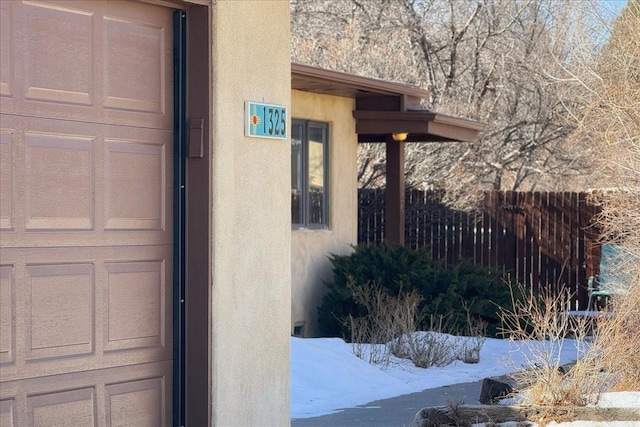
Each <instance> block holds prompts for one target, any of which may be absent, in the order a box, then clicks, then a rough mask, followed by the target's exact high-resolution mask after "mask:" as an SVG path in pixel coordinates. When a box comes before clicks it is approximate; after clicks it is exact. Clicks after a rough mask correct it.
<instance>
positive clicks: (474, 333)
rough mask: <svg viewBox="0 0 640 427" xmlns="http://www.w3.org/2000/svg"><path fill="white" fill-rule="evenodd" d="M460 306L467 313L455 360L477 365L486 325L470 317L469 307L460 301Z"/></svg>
mask: <svg viewBox="0 0 640 427" xmlns="http://www.w3.org/2000/svg"><path fill="white" fill-rule="evenodd" d="M462 306H463V308H464V309H465V311H466V313H467V325H466V327H465V330H464V331H463V334H462V335H464V338H463V339H461V340H460V342H461V344H460V348H459V355H458V357H457V359H458V360H461V361H463V362H464V363H478V362H480V351H481V350H482V346H483V345H484V341H485V337H486V332H487V323H486V322H484V321H482V320H480V319H477V318H475V317H473V316H472V315H471V306H470V305H468V304H467V302H466V301H462Z"/></svg>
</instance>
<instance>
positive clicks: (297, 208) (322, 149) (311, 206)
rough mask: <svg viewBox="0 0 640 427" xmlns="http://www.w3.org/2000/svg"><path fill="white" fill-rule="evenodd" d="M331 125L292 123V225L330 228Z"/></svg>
mask: <svg viewBox="0 0 640 427" xmlns="http://www.w3.org/2000/svg"><path fill="white" fill-rule="evenodd" d="M328 143H329V125H328V124H326V123H318V122H311V121H306V120H296V119H293V120H292V121H291V222H292V224H293V226H294V227H296V228H327V225H328V221H327V212H328V210H327V201H328V193H327V181H328V176H327V175H328V170H329V169H328V157H327V154H328Z"/></svg>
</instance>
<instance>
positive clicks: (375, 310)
mask: <svg viewBox="0 0 640 427" xmlns="http://www.w3.org/2000/svg"><path fill="white" fill-rule="evenodd" d="M347 286H348V288H349V289H350V290H351V292H352V295H353V299H354V300H355V301H356V302H357V303H358V304H361V305H362V306H364V307H365V308H366V310H367V314H366V315H365V316H363V317H354V316H352V315H349V316H348V317H347V319H346V320H345V323H346V326H347V327H348V328H349V330H350V331H351V337H352V347H353V353H354V354H355V355H356V356H358V357H359V358H361V359H363V360H366V361H368V362H369V363H372V364H375V365H380V366H388V365H389V362H390V356H391V354H392V348H394V347H395V346H398V345H399V344H398V342H399V341H401V339H402V337H403V336H407V335H410V334H411V333H412V332H414V331H415V328H416V323H417V320H418V319H417V308H418V304H420V301H422V296H420V295H419V294H418V293H417V292H416V291H415V290H413V291H411V292H409V293H402V292H400V293H399V294H398V296H392V295H389V294H388V293H387V291H386V290H384V289H383V288H382V287H381V286H380V285H379V284H376V283H374V284H370V285H365V286H362V285H356V284H354V283H353V282H350V283H348V284H347Z"/></svg>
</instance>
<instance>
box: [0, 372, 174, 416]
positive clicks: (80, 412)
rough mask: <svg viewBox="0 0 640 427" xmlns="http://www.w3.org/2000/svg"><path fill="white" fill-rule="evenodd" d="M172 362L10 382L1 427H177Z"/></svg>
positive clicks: (3, 395) (1, 400) (2, 398)
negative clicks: (173, 425)
mask: <svg viewBox="0 0 640 427" xmlns="http://www.w3.org/2000/svg"><path fill="white" fill-rule="evenodd" d="M171 381H172V379H171V362H170V361H167V362H157V363H145V364H139V365H134V366H127V367H123V368H108V369H103V370H99V371H92V372H89V373H86V374H85V373H70V374H64V375H57V376H53V377H44V378H38V379H28V380H24V381H10V382H7V383H4V384H3V387H2V388H1V389H0V425H2V426H3V427H4V426H11V425H16V426H18V425H29V426H32V425H35V426H38V425H42V426H47V427H50V426H65V427H66V426H90V425H97V426H118V425H125V426H126V425H130V426H136V427H138V426H153V427H160V426H167V425H171V421H170V420H171V412H170V411H171V405H170V400H171Z"/></svg>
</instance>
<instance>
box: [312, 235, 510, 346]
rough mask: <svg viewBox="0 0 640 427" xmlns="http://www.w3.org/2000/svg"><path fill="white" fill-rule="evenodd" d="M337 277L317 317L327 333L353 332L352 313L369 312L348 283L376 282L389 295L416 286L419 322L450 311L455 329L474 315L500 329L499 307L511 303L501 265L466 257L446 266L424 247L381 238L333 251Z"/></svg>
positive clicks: (345, 335)
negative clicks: (348, 251) (346, 250)
mask: <svg viewBox="0 0 640 427" xmlns="http://www.w3.org/2000/svg"><path fill="white" fill-rule="evenodd" d="M329 259H330V261H331V263H332V264H333V281H331V282H328V283H325V284H326V285H327V287H328V288H329V291H328V292H327V293H326V294H325V296H324V298H323V299H322V303H321V304H320V307H319V308H318V321H319V326H320V332H321V334H322V335H323V336H334V337H342V338H344V339H346V340H350V339H351V336H350V333H349V330H348V328H347V326H346V324H345V321H344V320H345V319H347V317H348V316H349V315H351V316H353V317H354V318H357V317H362V316H364V315H366V314H367V312H366V308H365V307H363V306H362V305H360V304H357V303H356V302H355V300H354V298H353V295H352V292H351V290H350V289H351V288H352V287H351V288H350V287H349V286H348V284H349V283H353V284H355V285H366V284H373V283H376V284H378V285H380V286H381V287H382V288H383V289H385V290H386V291H387V292H388V293H389V295H402V294H405V293H409V292H411V291H413V290H415V291H416V292H418V293H419V294H420V295H421V296H422V297H423V299H422V302H421V303H420V306H419V308H418V310H419V313H420V316H419V318H421V319H422V322H423V323H422V324H419V325H418V327H419V328H424V330H426V328H428V326H429V320H430V319H432V318H433V316H438V315H445V316H448V319H449V322H450V323H449V325H450V327H451V329H452V332H459V333H464V329H465V327H466V326H467V324H468V318H467V311H466V310H467V309H468V310H469V314H470V316H471V317H472V318H473V319H474V320H477V321H478V322H484V323H486V325H487V334H488V335H490V336H495V335H496V330H497V328H498V326H499V322H500V318H499V316H498V311H499V310H498V307H499V306H501V307H506V308H509V307H510V305H511V297H510V294H509V287H508V286H507V285H506V284H505V283H504V282H503V279H502V277H501V275H500V274H499V272H498V271H496V270H494V269H490V268H487V267H483V266H479V265H474V264H472V263H471V262H469V261H462V262H460V263H458V264H457V265H455V266H453V267H447V266H446V265H444V263H442V262H440V261H434V260H432V259H431V256H430V254H429V252H428V251H426V250H424V249H418V250H414V249H408V248H405V247H403V246H396V245H388V244H380V245H368V246H367V245H360V246H357V247H355V251H354V252H353V253H352V254H350V255H336V254H330V255H329Z"/></svg>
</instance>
